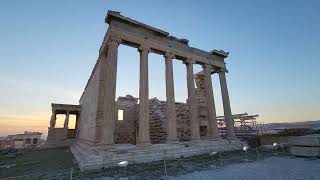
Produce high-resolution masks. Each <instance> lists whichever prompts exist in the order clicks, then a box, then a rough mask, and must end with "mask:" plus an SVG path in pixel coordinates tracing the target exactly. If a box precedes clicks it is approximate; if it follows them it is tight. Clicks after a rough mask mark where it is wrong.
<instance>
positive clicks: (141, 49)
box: [138, 44, 151, 53]
mask: <svg viewBox="0 0 320 180" xmlns="http://www.w3.org/2000/svg"><path fill="white" fill-rule="evenodd" d="M138 51H139V52H140V53H141V52H146V53H149V52H150V51H151V48H150V47H149V46H148V45H146V44H141V45H140V46H139V48H138Z"/></svg>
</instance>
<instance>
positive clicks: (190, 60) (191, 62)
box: [183, 58, 196, 64]
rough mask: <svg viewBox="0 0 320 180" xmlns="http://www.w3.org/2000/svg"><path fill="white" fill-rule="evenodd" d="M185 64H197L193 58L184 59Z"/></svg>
mask: <svg viewBox="0 0 320 180" xmlns="http://www.w3.org/2000/svg"><path fill="white" fill-rule="evenodd" d="M183 63H184V64H196V61H195V60H194V59H192V58H187V59H186V60H184V61H183Z"/></svg>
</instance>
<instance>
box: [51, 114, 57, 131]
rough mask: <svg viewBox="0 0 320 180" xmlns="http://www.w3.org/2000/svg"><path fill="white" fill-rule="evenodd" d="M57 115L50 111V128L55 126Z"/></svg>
mask: <svg viewBox="0 0 320 180" xmlns="http://www.w3.org/2000/svg"><path fill="white" fill-rule="evenodd" d="M56 120H57V114H56V112H55V111H52V114H51V119H50V128H54V127H55V126H56Z"/></svg>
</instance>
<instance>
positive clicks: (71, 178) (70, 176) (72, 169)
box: [70, 168, 73, 180]
mask: <svg viewBox="0 0 320 180" xmlns="http://www.w3.org/2000/svg"><path fill="white" fill-rule="evenodd" d="M72 174H73V168H71V172H70V180H72Z"/></svg>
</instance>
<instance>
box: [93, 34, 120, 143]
mask: <svg viewBox="0 0 320 180" xmlns="http://www.w3.org/2000/svg"><path fill="white" fill-rule="evenodd" d="M119 43H120V40H117V39H112V38H111V39H110V40H109V41H108V44H107V50H106V52H105V53H106V54H104V55H102V58H103V59H102V67H101V69H103V71H105V74H104V77H103V79H104V96H103V102H104V103H103V121H102V122H101V124H99V126H98V127H97V128H96V131H97V136H98V142H99V143H100V144H109V145H111V144H114V130H115V123H116V108H115V106H116V103H115V99H116V98H115V96H116V80H117V59H118V47H119Z"/></svg>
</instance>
